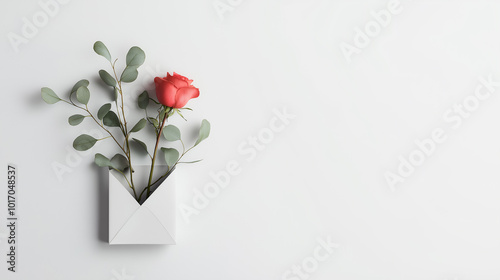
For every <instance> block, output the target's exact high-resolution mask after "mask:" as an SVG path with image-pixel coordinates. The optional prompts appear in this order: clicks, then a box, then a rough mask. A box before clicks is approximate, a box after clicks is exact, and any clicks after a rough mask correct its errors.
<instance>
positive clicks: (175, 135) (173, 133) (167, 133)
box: [163, 124, 181, 141]
mask: <svg viewBox="0 0 500 280" xmlns="http://www.w3.org/2000/svg"><path fill="white" fill-rule="evenodd" d="M163 137H165V139H167V141H177V140H181V131H180V130H179V129H178V128H177V127H176V126H175V125H172V124H169V125H167V126H165V127H164V128H163Z"/></svg>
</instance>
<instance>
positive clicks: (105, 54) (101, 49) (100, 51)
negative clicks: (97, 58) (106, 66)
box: [94, 41, 111, 62]
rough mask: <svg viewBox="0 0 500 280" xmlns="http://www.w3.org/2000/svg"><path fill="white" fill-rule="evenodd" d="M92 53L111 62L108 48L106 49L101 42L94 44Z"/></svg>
mask: <svg viewBox="0 0 500 280" xmlns="http://www.w3.org/2000/svg"><path fill="white" fill-rule="evenodd" d="M94 51H95V52H96V53H97V54H98V55H101V56H103V57H104V58H106V59H107V60H108V61H109V62H111V54H110V53H109V51H108V48H106V45H104V43H103V42H101V41H97V42H95V43H94Z"/></svg>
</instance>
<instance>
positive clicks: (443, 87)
mask: <svg viewBox="0 0 500 280" xmlns="http://www.w3.org/2000/svg"><path fill="white" fill-rule="evenodd" d="M47 2H49V0H41V1H40V2H38V1H32V0H29V1H5V0H3V1H2V2H1V3H2V8H1V9H0V20H1V26H0V34H1V35H2V37H1V38H2V39H0V53H1V64H2V67H1V68H0V69H1V70H0V71H1V76H2V83H1V91H2V94H1V100H0V111H1V118H0V128H1V135H2V137H1V148H0V152H1V154H0V161H1V164H0V166H1V168H2V171H1V172H0V174H2V175H1V176H0V178H1V180H2V183H1V186H2V188H1V189H0V194H1V195H0V198H1V199H0V213H1V214H0V221H1V223H0V224H1V225H4V223H5V224H6V208H7V205H6V200H7V198H6V192H7V189H6V183H5V180H6V166H7V163H15V164H17V166H18V169H19V171H18V172H19V186H18V189H19V190H18V201H19V204H18V215H19V227H18V238H19V240H18V241H19V245H18V248H19V251H18V266H17V270H18V271H17V272H16V273H11V272H9V271H7V264H6V263H5V262H1V264H0V279H9V280H10V279H14V280H20V279H22V280H27V279H50V280H63V279H64V280H66V279H73V280H79V279H82V280H90V279H92V280H98V279H105V280H109V279H116V280H126V279H136V280H157V279H158V280H159V279H179V280H182V279H186V280H187V279H190V280H192V279H207V280H208V279H239V280H244V279H252V280H255V279H291V280H297V279H306V277H308V278H307V279H343V280H366V279H373V280H375V279H377V280H378V279H380V280H382V279H383V280H401V279H405V280H417V279H418V280H421V279H427V280H446V279H450V280H451V279H457V280H469V279H470V280H472V279H474V280H491V279H500V266H499V265H498V263H499V262H500V203H499V202H500V177H499V176H498V174H500V173H499V170H500V148H499V147H500V146H499V143H500V109H499V108H500V97H499V96H498V94H499V92H500V86H499V84H495V83H496V82H493V84H492V85H491V86H490V88H489V90H488V88H487V87H485V86H484V84H485V83H484V82H481V80H482V79H485V80H488V79H490V80H492V81H500V16H499V13H498V11H499V10H500V2H498V1H451V0H450V1H403V0H401V2H399V4H398V2H394V1H389V0H381V1H378V0H377V1H361V0H359V1H347V0H345V1H332V0H314V1H299V0H286V1H285V0H277V1H260V0H258V1H247V0H241V1H238V0H220V1H214V0H203V1H202V0H191V1H153V0H145V1H117V0H103V1H77V0H72V1H67V3H65V4H60V3H59V2H55V3H58V4H57V7H56V6H51V7H49V9H50V11H51V14H52V15H48V16H46V20H45V22H44V16H43V14H46V13H47V12H45V10H44V8H43V6H44V4H40V3H47ZM221 3H222V4H221ZM214 5H219V6H218V7H219V9H224V8H226V9H228V10H219V12H218V10H217V9H216V8H215V6H214ZM224 5H226V6H224ZM228 7H230V8H228ZM388 9H389V10H390V11H392V12H390V17H391V18H390V20H389V19H388V18H385V19H386V22H383V25H384V26H382V25H381V24H380V23H376V22H375V21H374V15H376V14H378V15H382V14H383V15H387V13H388V12H382V13H380V11H382V10H388ZM34 17H35V19H34ZM34 20H35V21H37V23H38V25H39V27H37V30H36V31H33V30H31V33H30V32H28V33H26V32H27V31H26V30H25V33H26V34H24V35H23V33H22V32H23V28H24V26H25V25H26V24H27V23H26V21H29V22H33V21H34ZM357 28H359V29H361V30H365V29H366V28H368V29H369V33H370V32H371V33H370V34H371V36H369V37H367V38H363V36H365V35H360V34H359V32H360V31H357V30H358V29H357ZM362 32H363V33H366V30H365V31H362ZM14 33H15V34H17V36H21V37H23V38H24V40H23V42H22V43H19V44H18V45H16V44H13V43H12V42H11V39H9V38H12V36H14V35H12V34H14ZM25 35H27V36H25ZM367 36H368V35H367ZM18 39H19V38H18ZM362 39H365V42H364V41H363V40H362ZM367 39H368V40H367ZM97 40H102V41H103V42H105V43H106V44H107V46H108V48H109V49H110V51H111V53H112V54H113V55H114V57H118V58H120V59H121V60H119V62H118V64H119V65H120V67H123V61H124V57H125V54H126V52H127V50H128V49H129V48H130V47H131V46H134V45H137V46H140V47H141V48H142V49H144V51H145V52H146V55H147V59H146V63H145V65H144V66H143V67H142V68H140V71H139V72H140V76H139V79H138V82H136V83H135V84H134V85H132V86H129V87H127V88H126V90H127V95H128V96H130V98H129V99H127V101H128V102H129V107H130V109H133V110H135V109H137V108H136V107H135V105H134V104H135V103H134V102H135V100H136V97H137V95H138V94H139V93H140V92H141V91H142V89H143V88H144V87H146V88H148V87H151V85H152V79H153V77H154V76H162V75H165V74H166V72H167V71H169V72H172V71H176V72H178V73H181V74H184V75H186V76H188V77H190V78H192V79H194V80H195V82H194V85H196V86H197V87H199V88H200V90H201V95H200V97H199V98H198V99H196V100H192V101H190V103H189V106H190V107H192V108H193V109H194V110H195V111H194V112H192V113H188V114H186V117H187V118H188V119H189V122H188V123H185V122H184V121H180V120H177V121H176V123H177V124H179V126H181V127H182V128H183V129H184V130H183V131H189V130H190V129H195V127H196V126H197V125H198V123H199V121H201V119H203V118H207V119H208V120H210V122H211V123H212V133H211V136H210V138H209V139H208V140H207V141H206V142H204V143H202V144H201V145H200V146H199V148H198V149H197V150H195V151H193V153H192V154H191V155H190V159H193V160H195V159H198V158H203V159H204V160H203V161H202V162H200V163H198V164H195V165H185V166H179V168H178V170H177V171H176V172H177V183H178V190H177V192H178V198H177V199H178V202H179V204H180V205H185V206H190V207H195V206H196V205H194V204H193V199H194V198H196V196H195V193H196V192H197V191H198V192H199V191H201V192H203V190H204V186H206V185H207V184H208V183H210V182H213V179H212V177H211V175H210V174H211V172H216V173H217V172H220V171H221V170H224V169H225V168H226V165H227V164H228V163H230V162H233V161H235V162H237V164H239V167H240V170H241V172H240V173H239V174H238V175H235V176H231V178H230V183H229V185H228V186H226V187H225V188H224V189H222V190H221V191H220V193H219V194H218V195H217V196H215V197H214V198H211V199H210V200H209V204H208V206H206V207H205V208H203V209H201V208H199V209H198V210H199V213H198V214H197V215H192V216H190V217H189V218H188V219H186V218H185V217H183V216H182V215H181V214H180V213H178V225H177V226H178V233H177V234H178V245H175V246H110V245H108V244H107V243H106V242H104V241H103V239H105V237H104V238H103V228H105V227H106V226H107V224H106V218H105V216H106V213H107V211H106V205H105V199H106V190H105V189H104V188H103V186H102V185H103V181H104V179H105V176H104V177H103V176H102V172H100V171H99V169H98V168H96V167H95V166H94V165H93V163H92V161H93V153H96V152H101V153H108V152H110V149H113V148H112V145H111V143H99V144H98V145H96V146H95V147H94V148H93V149H92V153H87V154H86V155H78V156H75V154H74V153H73V151H72V148H71V143H72V141H73V139H74V137H76V136H77V135H79V134H81V133H84V132H88V131H89V130H92V129H94V128H95V127H94V126H93V125H92V124H91V123H90V122H85V123H83V124H82V125H80V126H77V127H70V126H69V125H68V124H67V117H68V116H70V115H72V114H74V113H75V111H74V110H73V109H72V108H70V107H68V106H64V104H55V105H52V106H49V105H47V104H45V103H43V101H42V100H41V98H40V88H41V87H43V86H49V87H51V88H53V89H54V90H55V91H56V92H58V93H59V94H61V95H64V94H65V93H66V92H67V91H68V90H69V89H70V88H71V87H72V85H73V84H74V83H75V82H76V81H78V80H79V79H82V78H87V79H89V80H90V81H91V86H90V89H91V91H92V97H91V103H92V104H93V105H92V106H94V107H93V109H94V110H97V108H98V106H99V104H102V103H103V102H107V101H106V100H108V99H109V97H108V96H107V94H108V93H107V92H105V91H103V90H102V87H101V84H100V81H99V78H98V76H97V71H98V70H99V69H102V68H104V69H107V68H106V67H107V66H108V65H107V64H106V61H105V60H104V59H103V58H102V57H99V56H97V55H95V54H94V53H93V51H92V45H93V43H94V42H95V41H97ZM347 45H350V46H351V48H352V49H351V50H354V48H356V49H355V50H354V51H355V52H354V53H352V54H350V55H346V54H345V53H344V52H343V51H342V48H346V46H347ZM475 94H476V95H475ZM464 102H465V104H464ZM460 106H462V107H463V108H464V109H460V108H461V107H460ZM274 110H278V111H282V110H286V111H287V112H288V113H289V114H293V115H294V118H292V119H290V120H289V122H288V123H287V124H286V125H284V126H283V127H280V128H282V129H278V130H279V131H276V130H275V131H274V132H273V134H272V139H268V138H266V139H268V140H269V141H267V143H266V144H264V145H262V147H260V146H259V150H257V149H256V148H255V147H253V146H251V144H250V142H249V141H251V140H250V139H251V137H255V136H257V137H259V135H260V136H261V137H263V135H264V134H265V133H267V132H269V130H267V129H268V128H269V123H270V121H271V120H273V118H275V113H274ZM459 110H462V112H460V111H459ZM134 117H135V116H132V117H131V118H134ZM137 118H138V117H137ZM435 131H437V132H435ZM433 134H434V136H435V137H434V138H435V140H437V141H438V142H440V143H437V142H436V141H435V140H432V141H433V143H434V144H429V141H430V140H429V141H426V140H424V139H428V138H429V137H432V135H433ZM435 134H438V136H436V135H435ZM416 141H417V142H419V141H420V142H421V141H424V142H425V143H427V144H426V145H427V146H425V147H427V148H428V149H430V151H428V154H429V155H425V156H424V157H423V158H422V155H424V154H423V152H422V151H420V150H422V149H423V148H420V150H419V147H418V146H417V144H415V142H416ZM433 145H434V147H433ZM238 147H240V148H238ZM431 148H432V149H431ZM253 152H255V157H253V156H251V153H253ZM400 156H402V158H403V159H404V160H403V161H405V160H411V161H413V162H414V163H415V164H413V165H418V166H413V167H408V166H406V167H405V168H406V169H404V168H403V167H402V168H403V169H404V170H401V171H402V172H403V173H404V172H405V171H406V173H407V174H400V173H398V166H400V165H401V162H402V160H401V157H400ZM410 156H413V158H410ZM419 157H420V158H419ZM144 162H145V163H146V162H147V161H146V160H145V159H144ZM55 163H60V164H65V165H67V166H69V168H70V169H71V172H67V173H65V174H63V175H62V177H58V176H57V174H56V173H55V172H54V169H53V166H54V164H55ZM410 164H412V163H410ZM410 171H412V172H410ZM387 172H392V173H393V174H396V175H398V176H401V179H403V182H399V183H397V184H396V185H395V186H393V187H391V186H390V184H388V182H387V180H386V175H387V174H388V173H387ZM409 173H411V174H409ZM403 175H404V176H403ZM103 178H104V179H103ZM6 237H7V229H6V227H5V226H1V227H0V241H1V242H0V252H1V254H2V255H3V256H5V254H7V242H6ZM327 239H329V240H330V241H331V242H332V243H335V244H337V245H338V248H335V249H332V250H331V251H326V250H325V249H316V248H321V247H318V246H321V242H320V241H318V240H327ZM315 252H316V253H318V252H319V253H320V254H321V255H320V257H321V258H322V259H323V261H319V262H318V261H315V260H313V259H311V258H312V257H314V256H315ZM318 256H319V255H317V254H316V257H318ZM0 259H1V260H3V259H4V257H0ZM315 264H317V265H315ZM294 265H297V266H302V265H305V266H306V267H305V268H301V270H302V271H303V272H302V274H300V273H299V274H295V275H294V271H295V272H297V269H293V266H294ZM297 273H298V272H297Z"/></svg>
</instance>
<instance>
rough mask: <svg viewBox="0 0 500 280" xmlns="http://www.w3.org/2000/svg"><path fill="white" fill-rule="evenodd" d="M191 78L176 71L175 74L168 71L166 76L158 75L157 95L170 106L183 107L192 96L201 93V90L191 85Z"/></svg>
mask: <svg viewBox="0 0 500 280" xmlns="http://www.w3.org/2000/svg"><path fill="white" fill-rule="evenodd" d="M192 82H193V80H190V79H188V78H186V77H184V76H182V75H179V74H177V73H175V72H174V74H173V75H170V73H167V76H166V77H164V78H161V77H156V78H155V86H156V97H157V98H158V101H159V102H160V103H161V104H163V105H165V106H168V107H172V108H182V107H184V106H186V103H187V102H188V101H189V99H191V98H196V97H198V96H199V95H200V90H199V89H197V88H195V87H194V86H192V85H191V83H192Z"/></svg>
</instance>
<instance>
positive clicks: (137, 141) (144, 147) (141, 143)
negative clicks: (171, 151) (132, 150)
mask: <svg viewBox="0 0 500 280" xmlns="http://www.w3.org/2000/svg"><path fill="white" fill-rule="evenodd" d="M132 140H134V141H135V142H136V143H137V144H139V146H141V147H142V148H143V149H144V151H146V153H149V152H148V146H146V144H145V143H144V142H142V141H141V140H139V139H136V138H132Z"/></svg>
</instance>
